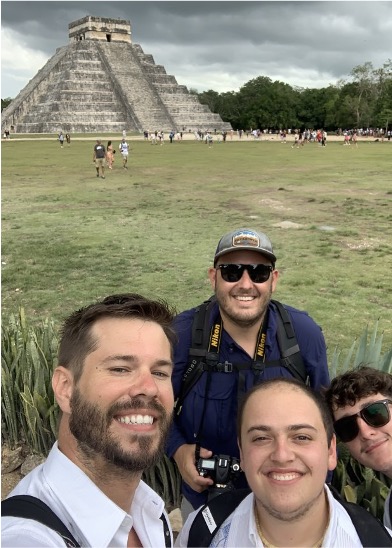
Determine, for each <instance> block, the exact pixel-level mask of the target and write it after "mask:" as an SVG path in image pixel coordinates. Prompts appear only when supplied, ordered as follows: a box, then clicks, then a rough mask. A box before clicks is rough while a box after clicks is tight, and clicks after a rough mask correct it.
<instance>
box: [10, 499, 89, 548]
mask: <svg viewBox="0 0 392 548" xmlns="http://www.w3.org/2000/svg"><path fill="white" fill-rule="evenodd" d="M1 516H2V517H4V516H13V517H16V518H25V519H33V520H35V521H38V522H39V523H42V524H43V525H46V527H49V528H50V529H53V531H56V533H58V534H59V535H60V536H61V537H62V539H63V541H64V544H65V545H66V546H68V547H70V548H77V547H80V544H79V543H78V542H77V541H76V540H75V538H74V537H73V536H72V534H71V533H70V531H69V530H68V529H67V527H66V526H65V525H64V523H63V522H62V521H61V519H60V518H59V517H58V516H57V515H56V514H55V513H54V512H53V510H52V509H51V508H49V506H48V505H47V504H45V503H44V502H42V500H40V499H37V498H36V497H32V496H30V495H17V496H14V497H9V498H8V499H5V500H3V501H2V503H1Z"/></svg>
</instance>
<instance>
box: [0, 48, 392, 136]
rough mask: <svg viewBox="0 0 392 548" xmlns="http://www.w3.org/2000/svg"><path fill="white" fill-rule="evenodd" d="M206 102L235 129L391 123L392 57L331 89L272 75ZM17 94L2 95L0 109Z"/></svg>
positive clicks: (210, 94) (209, 94) (205, 96)
mask: <svg viewBox="0 0 392 548" xmlns="http://www.w3.org/2000/svg"><path fill="white" fill-rule="evenodd" d="M190 93H193V94H195V95H197V96H198V98H199V100H200V102H201V103H202V104H205V105H208V107H209V108H210V110H211V111H212V112H215V113H218V114H220V116H221V118H222V119H223V120H224V121H225V122H230V124H231V125H232V127H233V128H234V129H250V128H252V129H266V128H269V129H275V130H277V129H288V128H308V129H321V128H323V129H325V130H327V131H335V130H336V129H338V128H342V129H351V128H357V129H359V128H384V129H385V131H387V130H388V128H389V129H391V127H392V60H391V59H388V60H387V61H386V62H385V63H384V64H383V66H382V67H381V68H374V67H373V64H372V63H371V62H369V61H368V62H366V63H364V64H363V65H358V66H356V67H354V68H353V69H352V70H351V72H350V74H349V78H348V79H347V80H344V79H343V80H339V81H338V82H337V83H336V84H335V85H329V86H328V87H326V88H320V89H317V88H301V87H293V86H290V85H289V84H285V83H284V82H279V81H278V80H276V81H275V82H273V81H272V80H271V79H270V78H268V77H267V76H258V77H257V78H254V79H252V80H249V82H247V83H246V84H244V85H243V86H242V87H241V88H240V90H239V91H237V92H235V91H227V92H224V93H218V92H216V91H214V90H212V89H210V90H208V91H203V92H202V93H198V92H197V90H194V89H191V90H190ZM11 101H12V99H11V98H10V97H7V98H6V99H1V110H2V111H3V109H4V108H6V107H7V106H8V105H9V104H10V102H11Z"/></svg>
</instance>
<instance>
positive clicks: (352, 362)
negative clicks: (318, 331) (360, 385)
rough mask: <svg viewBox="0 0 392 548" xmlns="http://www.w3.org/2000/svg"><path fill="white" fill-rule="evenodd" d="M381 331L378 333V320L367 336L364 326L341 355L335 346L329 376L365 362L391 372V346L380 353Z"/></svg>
mask: <svg viewBox="0 0 392 548" xmlns="http://www.w3.org/2000/svg"><path fill="white" fill-rule="evenodd" d="M382 342H383V333H381V334H379V333H378V321H377V322H376V323H375V325H374V329H373V331H372V332H371V333H370V337H369V327H368V326H366V328H365V329H364V331H363V332H362V334H361V336H360V337H359V340H357V339H356V340H355V341H354V342H353V344H352V345H351V348H350V349H349V351H348V352H347V353H346V354H345V355H343V356H342V351H341V350H340V349H338V348H335V350H334V353H333V355H332V359H331V363H330V366H329V372H330V376H331V378H334V377H336V376H337V375H339V374H341V373H345V372H346V371H348V370H349V369H353V368H354V367H357V366H358V365H360V364H367V365H369V366H370V367H375V368H376V369H379V370H380V371H385V373H392V348H390V349H389V350H387V352H386V353H385V354H382Z"/></svg>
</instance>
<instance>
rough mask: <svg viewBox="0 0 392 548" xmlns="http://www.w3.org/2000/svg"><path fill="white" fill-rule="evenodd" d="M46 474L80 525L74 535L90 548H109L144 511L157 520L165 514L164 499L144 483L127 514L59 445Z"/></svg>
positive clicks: (54, 448) (75, 521) (64, 504)
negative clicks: (105, 547) (99, 547)
mask: <svg viewBox="0 0 392 548" xmlns="http://www.w3.org/2000/svg"><path fill="white" fill-rule="evenodd" d="M43 473H44V475H45V478H46V481H47V482H48V484H49V486H50V487H51V489H52V490H53V492H54V493H56V494H57V495H58V496H59V497H61V498H60V502H61V504H62V506H63V509H64V512H65V514H66V516H67V517H69V521H70V523H74V524H75V525H76V528H77V531H76V530H75V531H72V532H75V533H76V534H77V535H78V533H79V535H78V536H81V537H82V539H83V540H85V543H86V544H87V545H88V546H109V545H110V542H111V540H112V539H113V537H114V536H115V534H116V532H117V530H118V529H119V528H120V527H121V526H123V527H124V528H126V529H128V532H129V531H130V529H131V527H132V525H133V520H134V519H135V520H136V518H137V517H138V516H137V514H140V513H141V512H142V511H146V512H147V513H149V514H150V515H152V516H153V517H157V518H159V517H160V516H161V514H162V512H163V507H164V502H163V500H162V499H161V497H159V495H157V494H156V493H155V492H154V491H153V490H152V489H150V488H149V487H148V486H147V485H146V484H145V483H144V482H142V481H141V482H140V483H139V486H138V487H137V489H136V491H135V495H134V499H133V503H132V507H131V510H130V512H129V514H127V513H126V512H125V511H124V510H122V509H121V508H120V507H119V506H117V504H115V503H114V502H113V501H112V500H111V499H109V498H108V497H107V496H106V495H105V494H104V493H103V492H102V491H101V490H100V489H99V488H98V487H97V486H96V485H95V483H94V482H93V481H92V480H91V479H90V478H89V477H88V476H87V475H86V474H85V473H84V472H83V471H82V470H81V469H80V468H79V467H78V466H77V465H76V464H74V463H73V462H72V461H71V460H70V459H69V458H68V457H66V456H65V455H64V453H62V452H61V451H60V450H59V448H58V443H57V442H56V443H55V444H54V446H53V448H52V450H51V452H50V453H49V456H48V458H47V460H46V462H45V464H44V469H43ZM131 512H132V515H133V518H132V516H131V515H130V514H131Z"/></svg>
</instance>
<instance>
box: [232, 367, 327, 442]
mask: <svg viewBox="0 0 392 548" xmlns="http://www.w3.org/2000/svg"><path fill="white" fill-rule="evenodd" d="M279 384H286V385H288V386H292V387H293V388H297V389H298V390H300V391H301V392H303V393H304V394H305V395H306V396H308V398H310V399H311V400H312V401H313V402H314V403H315V405H316V406H317V408H318V410H319V411H320V415H321V419H322V421H323V424H324V427H325V431H326V434H327V441H328V447H329V446H330V445H331V440H332V436H333V433H334V430H333V418H332V413H331V411H330V409H329V408H328V405H327V403H326V401H325V399H324V398H323V396H322V395H321V394H320V393H319V392H316V391H315V390H313V389H312V388H310V386H307V385H306V384H304V383H303V382H301V381H298V380H297V379H289V378H285V377H282V378H278V379H270V380H268V381H264V382H262V383H260V384H256V385H255V386H253V387H252V388H251V389H250V390H249V392H247V393H246V394H245V396H244V397H243V399H242V400H241V402H240V406H239V409H238V415H237V433H238V441H239V445H240V446H241V425H242V418H243V415H244V410H245V407H246V404H247V402H248V400H249V398H250V397H251V396H252V395H253V394H254V393H255V392H262V391H263V390H267V389H268V388H272V387H274V386H275V385H276V387H277V391H278V390H279V388H278V385H279ZM287 412H288V413H290V410H289V409H288V410H287Z"/></svg>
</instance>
